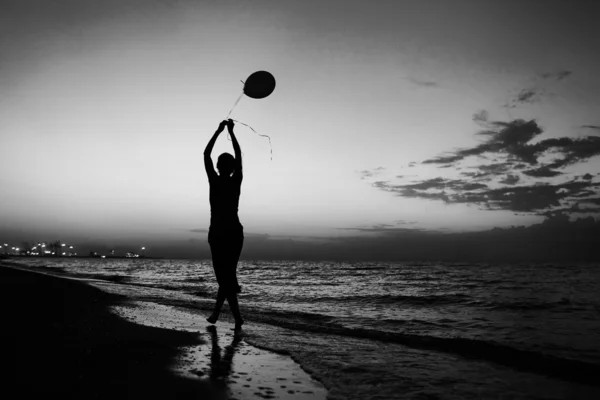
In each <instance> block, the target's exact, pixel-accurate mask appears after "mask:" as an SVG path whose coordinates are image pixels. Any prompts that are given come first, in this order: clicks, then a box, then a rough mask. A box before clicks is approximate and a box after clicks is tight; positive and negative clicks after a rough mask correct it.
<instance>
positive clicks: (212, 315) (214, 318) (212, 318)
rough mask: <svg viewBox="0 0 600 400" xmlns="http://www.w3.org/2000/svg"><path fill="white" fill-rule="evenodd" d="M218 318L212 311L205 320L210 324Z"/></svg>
mask: <svg viewBox="0 0 600 400" xmlns="http://www.w3.org/2000/svg"><path fill="white" fill-rule="evenodd" d="M218 319H219V317H218V316H217V315H215V314H214V313H213V314H211V316H210V317H208V318H206V320H207V321H208V322H209V323H211V324H214V323H216V322H217V320H218Z"/></svg>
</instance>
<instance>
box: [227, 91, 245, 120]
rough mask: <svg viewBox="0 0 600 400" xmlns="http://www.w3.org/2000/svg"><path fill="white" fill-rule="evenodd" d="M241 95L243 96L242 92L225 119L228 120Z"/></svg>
mask: <svg viewBox="0 0 600 400" xmlns="http://www.w3.org/2000/svg"><path fill="white" fill-rule="evenodd" d="M243 95H244V92H243V91H242V93H240V97H238V99H237V100H236V101H235V104H234V105H233V107H231V110H229V114H227V117H225V119H229V116H230V115H231V112H232V111H233V109H234V108H235V106H237V105H238V103H239V102H240V99H241V98H242V96H243Z"/></svg>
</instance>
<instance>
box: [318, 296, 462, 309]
mask: <svg viewBox="0 0 600 400" xmlns="http://www.w3.org/2000/svg"><path fill="white" fill-rule="evenodd" d="M312 299H314V301H329V302H344V303H346V302H361V303H376V304H396V303H399V304H409V305H413V306H430V305H434V304H456V303H463V302H466V301H468V300H469V299H470V296H469V295H467V294H462V293H453V294H441V295H425V296H410V295H390V294H386V295H355V296H320V297H312Z"/></svg>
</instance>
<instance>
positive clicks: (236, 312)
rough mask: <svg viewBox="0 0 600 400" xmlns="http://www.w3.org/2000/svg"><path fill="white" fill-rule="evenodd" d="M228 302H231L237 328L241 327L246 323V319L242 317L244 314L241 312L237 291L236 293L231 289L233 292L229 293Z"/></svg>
mask: <svg viewBox="0 0 600 400" xmlns="http://www.w3.org/2000/svg"><path fill="white" fill-rule="evenodd" d="M227 302H228V303H229V308H230V309H231V313H232V314H233V318H234V319H235V329H240V328H241V327H242V324H243V323H244V320H243V319H242V314H241V313H240V305H239V304H238V298H237V293H235V291H231V293H229V294H228V295H227Z"/></svg>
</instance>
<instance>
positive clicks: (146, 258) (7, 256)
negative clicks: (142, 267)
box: [0, 254, 163, 260]
mask: <svg viewBox="0 0 600 400" xmlns="http://www.w3.org/2000/svg"><path fill="white" fill-rule="evenodd" d="M11 258H47V259H50V260H52V259H56V258H99V259H109V258H110V259H128V260H129V259H131V260H135V259H144V260H162V259H163V257H146V256H140V257H126V256H105V257H101V256H21V255H15V254H10V255H4V254H0V260H8V259H11Z"/></svg>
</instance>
